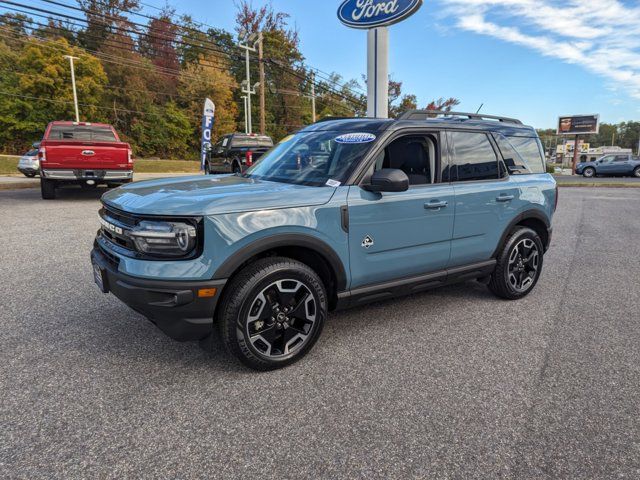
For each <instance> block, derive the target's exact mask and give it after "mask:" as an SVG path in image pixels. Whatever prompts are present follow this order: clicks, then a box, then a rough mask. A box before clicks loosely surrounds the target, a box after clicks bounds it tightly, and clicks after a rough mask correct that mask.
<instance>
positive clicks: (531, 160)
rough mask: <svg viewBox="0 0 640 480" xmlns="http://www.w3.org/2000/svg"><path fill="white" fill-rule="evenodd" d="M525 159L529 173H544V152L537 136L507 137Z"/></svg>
mask: <svg viewBox="0 0 640 480" xmlns="http://www.w3.org/2000/svg"><path fill="white" fill-rule="evenodd" d="M507 140H509V143H511V145H513V148H515V149H516V152H518V153H519V154H520V156H521V157H522V159H523V160H524V163H525V165H526V166H527V169H528V170H529V173H544V172H545V166H544V153H543V150H542V145H541V143H540V140H539V139H538V138H537V137H507Z"/></svg>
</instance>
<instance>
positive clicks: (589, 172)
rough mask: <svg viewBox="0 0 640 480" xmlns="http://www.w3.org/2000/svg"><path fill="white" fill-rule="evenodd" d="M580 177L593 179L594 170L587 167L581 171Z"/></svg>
mask: <svg viewBox="0 0 640 480" xmlns="http://www.w3.org/2000/svg"><path fill="white" fill-rule="evenodd" d="M582 176H584V177H586V178H593V177H595V176H596V169H595V168H593V167H587V168H585V169H584V170H583V171H582Z"/></svg>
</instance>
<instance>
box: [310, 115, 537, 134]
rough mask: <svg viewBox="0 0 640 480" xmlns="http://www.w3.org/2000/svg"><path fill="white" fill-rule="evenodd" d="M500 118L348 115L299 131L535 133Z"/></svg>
mask: <svg viewBox="0 0 640 480" xmlns="http://www.w3.org/2000/svg"><path fill="white" fill-rule="evenodd" d="M497 118H499V117H489V118H487V117H485V118H480V117H472V118H468V117H464V116H451V117H443V116H440V117H435V118H419V119H416V118H399V119H396V120H394V119H386V118H385V119H383V118H350V119H336V120H331V119H325V120H323V121H320V122H316V123H314V124H312V125H309V126H307V127H306V128H304V129H302V131H305V132H309V131H323V130H326V131H335V132H343V131H345V132H347V131H348V132H354V131H358V132H367V133H379V132H382V131H385V130H388V129H393V130H395V129H398V128H412V127H415V128H421V127H422V128H424V127H428V128H434V129H451V128H456V127H461V128H464V129H471V130H482V131H491V132H500V133H502V134H503V135H506V136H513V137H531V136H536V135H537V134H536V131H535V129H534V128H533V127H530V126H527V125H522V124H521V123H520V122H518V121H517V120H512V119H507V120H509V121H501V120H497Z"/></svg>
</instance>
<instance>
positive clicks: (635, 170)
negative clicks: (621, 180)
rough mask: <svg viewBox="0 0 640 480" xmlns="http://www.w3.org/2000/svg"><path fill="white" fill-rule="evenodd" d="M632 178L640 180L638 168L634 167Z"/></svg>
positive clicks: (639, 169) (639, 168)
mask: <svg viewBox="0 0 640 480" xmlns="http://www.w3.org/2000/svg"><path fill="white" fill-rule="evenodd" d="M633 176H634V177H636V178H640V167H636V168H635V169H634V170H633Z"/></svg>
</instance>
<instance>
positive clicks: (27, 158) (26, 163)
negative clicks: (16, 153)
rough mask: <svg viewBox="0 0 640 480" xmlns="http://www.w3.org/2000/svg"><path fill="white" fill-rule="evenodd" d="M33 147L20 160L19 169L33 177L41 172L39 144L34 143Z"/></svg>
mask: <svg viewBox="0 0 640 480" xmlns="http://www.w3.org/2000/svg"><path fill="white" fill-rule="evenodd" d="M33 147H34V148H33V149H31V150H29V151H28V152H27V153H25V154H24V155H23V156H21V157H20V160H19V161H18V170H20V172H22V173H24V174H25V175H26V176H27V177H29V178H33V177H35V176H36V175H38V174H39V173H40V160H38V146H37V144H34V145H33Z"/></svg>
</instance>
